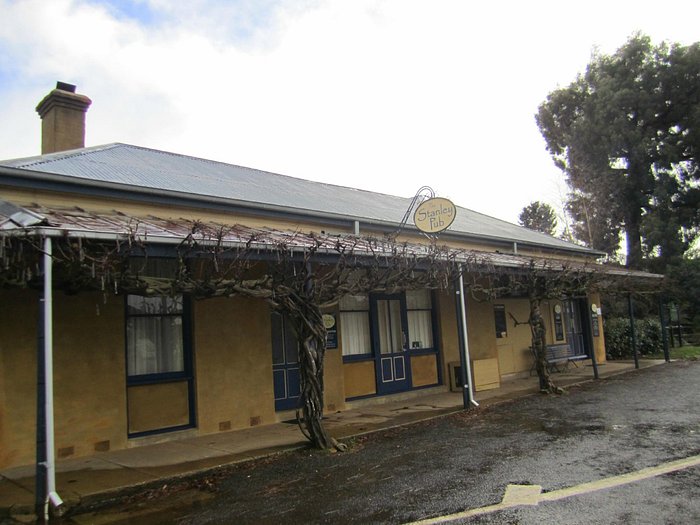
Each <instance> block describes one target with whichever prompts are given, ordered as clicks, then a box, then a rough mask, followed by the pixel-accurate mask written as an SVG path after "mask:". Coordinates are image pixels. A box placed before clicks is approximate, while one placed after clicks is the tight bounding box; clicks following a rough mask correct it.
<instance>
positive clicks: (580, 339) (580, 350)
mask: <svg viewBox="0 0 700 525" xmlns="http://www.w3.org/2000/svg"><path fill="white" fill-rule="evenodd" d="M580 308H581V306H580V301H578V300H576V299H569V300H567V301H564V320H565V323H566V341H567V343H569V345H570V347H571V348H572V349H573V351H574V355H588V352H587V350H586V345H585V338H584V334H583V323H582V322H581V309H580Z"/></svg>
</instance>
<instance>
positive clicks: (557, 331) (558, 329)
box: [554, 304, 564, 341]
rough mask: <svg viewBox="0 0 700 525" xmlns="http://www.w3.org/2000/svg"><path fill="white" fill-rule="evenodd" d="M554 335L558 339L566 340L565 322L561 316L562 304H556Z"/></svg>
mask: <svg viewBox="0 0 700 525" xmlns="http://www.w3.org/2000/svg"><path fill="white" fill-rule="evenodd" d="M554 337H555V339H556V340H557V341H563V340H564V323H563V321H562V317H561V305H560V304H555V305H554Z"/></svg>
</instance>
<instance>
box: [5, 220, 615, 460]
mask: <svg viewBox="0 0 700 525" xmlns="http://www.w3.org/2000/svg"><path fill="white" fill-rule="evenodd" d="M66 217H68V215H64V216H63V220H64V222H65V221H66V220H67V219H66ZM59 219H61V217H56V218H54V220H55V221H59V222H60V220H59ZM92 219H93V220H92V223H91V224H92V227H95V222H97V219H99V217H96V216H92ZM104 220H109V221H111V224H112V226H113V228H114V232H113V234H110V235H106V234H105V235H103V238H102V239H96V238H93V239H88V238H87V235H85V233H86V232H84V231H83V232H82V234H81V233H80V232H78V231H75V230H74V231H73V233H72V234H71V235H59V236H56V237H55V238H54V239H55V240H54V246H55V248H54V252H53V254H52V257H53V260H54V265H55V271H54V286H55V287H56V288H59V289H62V290H64V291H65V292H67V293H78V292H80V291H83V290H95V289H98V290H102V291H103V292H104V293H117V294H120V293H130V294H142V295H174V294H189V295H191V296H192V297H194V298H199V299H204V298H208V297H218V296H235V295H243V296H248V297H255V298H258V299H261V300H265V301H267V302H268V303H269V304H270V306H271V307H272V308H273V309H276V310H278V311H280V312H283V313H285V314H286V315H287V316H288V318H289V319H290V321H291V324H292V326H293V328H294V330H295V332H296V335H297V337H298V340H299V342H300V355H299V363H300V381H301V395H300V405H299V407H298V410H297V421H298V422H299V426H300V428H301V430H302V432H303V433H304V435H305V436H306V437H307V438H308V439H309V440H310V441H311V443H312V444H313V445H314V446H316V447H318V448H321V449H329V448H337V449H341V450H342V449H343V448H344V446H343V445H342V444H340V443H338V442H337V441H336V440H335V439H333V438H332V437H331V436H330V435H329V434H328V433H327V432H326V430H325V428H324V426H323V423H322V417H323V390H324V389H323V365H324V354H325V340H326V329H325V327H324V324H323V319H322V311H323V309H325V308H329V307H333V306H334V305H336V304H337V302H338V301H339V300H340V298H341V297H343V296H344V295H347V294H366V293H373V292H386V293H395V292H399V291H403V290H411V289H423V288H428V289H441V290H447V289H449V288H450V287H451V286H452V285H453V283H454V282H455V280H456V279H457V278H458V277H459V276H460V272H461V273H462V277H464V278H465V279H466V286H467V287H468V288H469V289H470V290H471V293H472V296H473V297H476V298H478V299H480V300H485V299H492V298H495V297H498V296H503V295H508V294H519V295H524V296H527V298H528V300H529V301H530V318H529V320H528V323H529V325H530V327H531V330H532V344H533V348H534V349H535V350H536V355H537V372H538V374H539V377H540V386H541V388H542V390H545V391H550V392H555V391H558V390H559V389H557V387H556V385H554V383H553V382H552V381H551V378H550V377H549V373H548V370H547V367H546V366H545V348H544V321H543V320H542V315H541V312H540V310H539V306H540V302H541V301H542V300H544V299H550V298H555V297H561V296H562V295H564V294H567V293H582V292H585V291H586V290H588V289H590V288H591V287H592V286H595V285H596V283H598V284H601V283H603V282H604V278H607V277H609V276H608V274H607V273H605V272H603V271H601V268H599V265H591V264H588V263H576V264H574V263H572V262H570V261H560V260H548V259H543V258H538V259H534V258H530V259H528V258H527V257H523V256H514V255H513V256H506V255H503V254H494V253H487V252H477V251H467V250H458V249H453V248H448V247H447V246H444V245H438V244H437V242H436V240H435V239H432V240H431V242H430V243H428V244H411V243H407V242H397V241H396V237H395V236H387V237H384V238H376V237H362V236H356V235H337V236H332V235H317V234H314V233H302V232H282V231H275V230H269V229H253V228H248V227H245V226H241V225H236V226H225V225H219V224H213V223H204V222H201V221H189V220H184V219H181V220H179V221H166V220H161V219H156V218H150V219H148V221H138V220H134V219H130V218H125V217H122V218H121V219H120V222H119V221H117V220H116V219H115V218H114V217H109V218H104ZM69 222H70V221H69ZM47 225H48V226H50V221H49V222H48V224H44V225H43V228H44V229H43V230H42V231H43V232H45V233H49V232H51V229H50V228H47ZM105 227H106V226H105ZM148 228H150V229H148ZM22 232H24V233H22ZM154 232H155V233H154ZM164 232H165V233H164ZM166 233H167V236H166ZM92 237H96V236H95V235H93V236H92ZM166 241H167V242H166ZM164 247H165V248H168V249H169V253H168V255H169V257H171V258H173V259H174V260H175V261H176V262H177V264H176V265H174V268H173V270H172V272H171V275H166V276H161V277H153V276H150V275H148V274H147V272H146V271H145V267H146V265H145V264H144V262H145V261H148V260H149V258H150V257H152V256H153V254H154V253H158V254H160V252H159V250H162V249H163V248H164ZM41 255H42V248H41V237H40V235H38V232H32V230H31V229H24V230H22V229H19V230H17V231H15V232H4V233H2V234H0V261H1V266H0V287H8V286H23V287H31V286H38V285H39V282H40V279H39V274H40V265H39V260H40V257H41ZM506 261H507V262H508V264H505V262H506Z"/></svg>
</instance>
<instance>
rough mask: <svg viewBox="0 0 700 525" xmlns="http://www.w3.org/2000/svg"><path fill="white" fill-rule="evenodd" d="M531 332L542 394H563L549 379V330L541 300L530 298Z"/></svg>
mask: <svg viewBox="0 0 700 525" xmlns="http://www.w3.org/2000/svg"><path fill="white" fill-rule="evenodd" d="M529 325H530V331H531V332H532V348H533V350H534V353H535V356H536V360H535V368H536V370H537V376H538V377H539V379H540V392H549V393H561V392H562V389H561V388H559V387H558V386H556V385H555V384H554V383H553V382H552V379H551V378H550V377H549V369H548V368H547V338H546V335H547V329H546V327H545V324H544V319H543V318H542V312H541V311H540V300H539V299H538V298H537V297H534V296H532V295H531V296H530V318H529Z"/></svg>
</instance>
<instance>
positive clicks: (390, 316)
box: [377, 299, 403, 354]
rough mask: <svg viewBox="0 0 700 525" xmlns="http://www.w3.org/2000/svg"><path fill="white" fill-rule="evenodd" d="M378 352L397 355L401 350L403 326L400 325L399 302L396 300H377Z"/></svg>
mask: <svg viewBox="0 0 700 525" xmlns="http://www.w3.org/2000/svg"><path fill="white" fill-rule="evenodd" d="M377 321H378V332H379V334H378V335H379V352H380V353H382V354H392V353H398V352H401V351H402V350H403V326H402V323H401V301H400V300H397V299H379V300H377Z"/></svg>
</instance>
